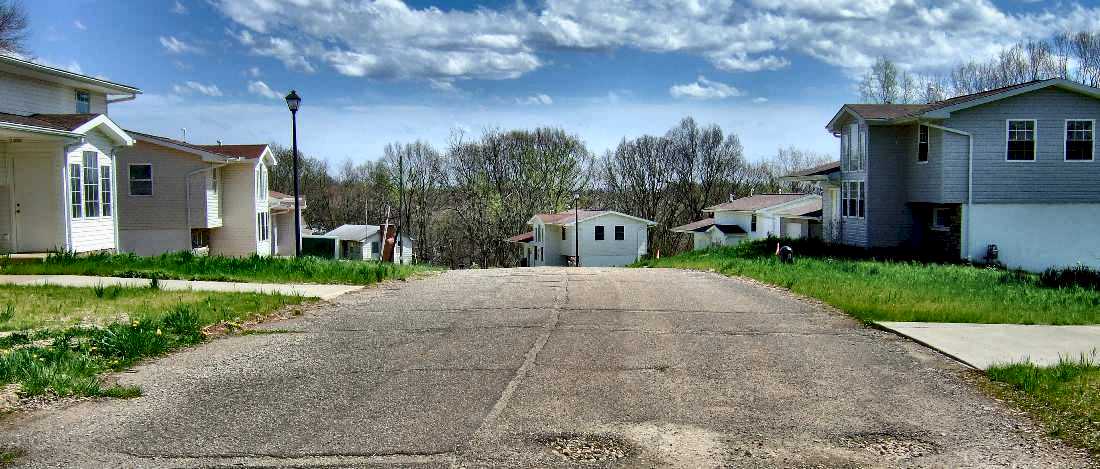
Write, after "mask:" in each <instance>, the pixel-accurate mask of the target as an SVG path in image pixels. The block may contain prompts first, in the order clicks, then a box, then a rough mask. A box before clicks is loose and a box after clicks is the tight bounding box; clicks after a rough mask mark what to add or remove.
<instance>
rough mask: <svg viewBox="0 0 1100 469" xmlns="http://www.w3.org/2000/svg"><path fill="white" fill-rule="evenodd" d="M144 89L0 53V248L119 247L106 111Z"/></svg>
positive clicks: (112, 143) (128, 141) (117, 144)
mask: <svg viewBox="0 0 1100 469" xmlns="http://www.w3.org/2000/svg"><path fill="white" fill-rule="evenodd" d="M140 93H141V90H139V89H137V88H135V87H133V86H128V85H122V84H119V83H114V82H110V81H107V80H103V79H99V78H94V77H90V76H86V75H81V74H78V73H72V72H69V71H65V70H61V69H57V68H53V67H47V66H44V65H39V64H36V63H32V62H28V61H25V60H21V59H18V58H14V57H7V56H0V251H3V252H11V253H34V252H45V251H51V250H66V251H72V252H93V251H114V250H116V249H117V248H118V234H119V231H118V217H117V216H116V215H117V212H118V210H117V208H118V205H117V201H118V191H117V180H118V178H117V168H118V163H117V160H116V156H117V151H118V150H119V149H121V148H126V147H129V146H130V145H133V143H134V139H133V138H131V137H130V135H128V134H127V133H126V132H125V131H123V130H122V128H120V127H119V126H118V125H117V124H115V123H114V122H113V121H112V120H111V119H110V118H109V117H108V116H107V108H108V106H109V105H110V104H111V103H116V102H120V101H128V100H132V99H134V97H135V96H136V95H138V94H140Z"/></svg>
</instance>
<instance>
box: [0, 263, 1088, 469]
mask: <svg viewBox="0 0 1100 469" xmlns="http://www.w3.org/2000/svg"><path fill="white" fill-rule="evenodd" d="M266 327H270V328H279V329H291V330H295V331H299V332H296V333H283V334H269V335H252V336H243V337H233V338H227V339H222V340H216V341H213V342H211V343H209V344H206V345H203V346H201V347H198V348H195V349H192V350H188V351H185V352H182V353H178V354H175V355H172V356H171V357H169V358H165V359H161V360H159V361H156V362H152V363H149V364H147V365H144V366H141V367H139V368H137V369H136V370H135V372H134V373H128V374H123V376H122V381H123V382H124V383H132V384H138V385H141V386H142V388H143V389H144V396H142V397H140V398H137V399H133V400H96V401H92V402H83V403H77V404H74V405H70V406H68V407H66V408H62V409H53V410H48V411H40V412H37V413H32V414H25V415H22V416H18V417H14V418H12V417H9V418H6V419H4V420H3V422H0V432H2V433H0V438H2V444H3V445H15V446H18V447H21V448H23V449H25V450H26V451H27V457H26V458H25V459H24V460H23V461H22V462H24V463H27V464H28V465H32V466H57V467H158V466H163V467H218V466H246V467H271V466H287V467H319V466H334V467H363V466H371V467H376V466H395V467H448V466H457V467H483V466H496V467H548V466H567V465H570V464H573V463H576V462H578V461H588V460H594V461H595V463H594V464H595V465H596V466H606V465H613V466H616V467H716V466H732V467H837V466H839V467H855V466H860V467H862V466H887V467H889V466H924V467H928V466H931V467H966V466H981V467H990V466H1013V467H1060V466H1062V467H1078V466H1085V465H1086V464H1088V462H1087V461H1086V460H1085V459H1082V458H1081V456H1079V455H1076V454H1075V453H1073V452H1072V451H1070V450H1068V449H1066V448H1064V447H1062V446H1061V445H1060V444H1059V443H1057V442H1055V441H1052V440H1049V439H1047V438H1046V437H1044V436H1042V435H1043V432H1042V431H1041V430H1039V429H1038V428H1037V427H1036V426H1035V425H1033V424H1032V423H1030V422H1029V421H1028V420H1027V419H1026V418H1024V417H1021V416H1019V415H1018V414H1015V413H1013V412H1011V411H1009V410H1008V409H1006V408H1004V407H1003V406H1002V405H1001V404H999V403H997V402H995V401H993V400H991V399H989V398H986V397H984V396H982V395H981V394H980V393H979V392H978V391H977V390H976V389H975V388H974V387H973V386H971V385H970V384H968V383H967V379H973V375H972V373H973V372H971V371H968V370H965V369H964V368H963V367H962V366H960V365H958V364H956V363H954V362H952V361H950V360H948V359H946V358H944V357H942V356H939V355H937V354H934V353H933V352H929V351H927V350H926V349H923V348H922V347H921V346H919V345H916V344H914V343H912V342H910V341H908V340H905V339H902V338H899V337H896V336H894V335H893V334H890V333H886V332H881V331H877V330H873V329H869V328H865V327H862V326H860V325H859V324H857V323H856V322H854V321H852V320H850V319H848V318H847V317H845V316H843V315H840V314H837V313H834V312H830V311H828V310H826V309H825V308H823V307H820V306H818V305H815V304H811V303H808V302H803V301H800V300H797V299H794V298H791V297H789V296H787V295H786V294H784V293H782V292H778V291H776V290H774V289H770V288H767V287H761V286H758V285H755V284H752V283H749V282H746V281H742V280H737V279H730V278H725V277H722V276H719V275H715V274H708V273H701V272H685V271H675V270H656V269H654V270H649V269H641V270H627V269H572V270H569V269H555V268H539V269H513V270H478V271H455V272H447V273H445V274H442V275H439V276H435V277H432V278H428V279H423V280H417V281H412V282H408V283H403V284H397V285H394V286H389V287H385V288H375V289H367V290H364V291H361V292H357V293H353V294H350V295H346V296H343V297H340V298H339V299H338V300H336V303H334V304H327V305H324V306H323V307H319V308H317V309H316V310H315V311H312V312H309V313H307V314H306V315H305V316H302V317H300V318H297V319H294V320H291V321H285V322H281V323H275V324H269V325H267V326H266ZM968 376H969V378H968ZM601 457H602V458H604V460H603V462H600V459H599V458H601Z"/></svg>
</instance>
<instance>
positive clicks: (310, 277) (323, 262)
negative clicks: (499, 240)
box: [0, 252, 433, 285]
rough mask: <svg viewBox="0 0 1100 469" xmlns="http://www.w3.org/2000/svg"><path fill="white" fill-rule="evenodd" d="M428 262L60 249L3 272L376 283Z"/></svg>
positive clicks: (0, 269)
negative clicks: (79, 252)
mask: <svg viewBox="0 0 1100 469" xmlns="http://www.w3.org/2000/svg"><path fill="white" fill-rule="evenodd" d="M432 269H433V268H432V267H428V266H419V265H417V266H412V265H394V264H390V263H382V262H372V261H336V260H328V259H321V258H317V257H303V258H300V259H295V258H273V257H261V256H251V257H221V256H195V255H193V254H191V253H190V252H179V253H172V254H164V255H160V256H153V257H141V256H136V255H133V254H93V255H74V254H71V253H55V254H51V255H50V256H49V257H47V258H46V259H45V260H44V261H43V262H12V261H10V260H0V273H2V274H9V275H12V274H33V275H49V274H64V275H96V276H113V277H135V278H151V279H154V280H155V279H180V280H214V281H227V282H269V283H332V284H346V285H370V284H372V283H376V282H380V281H383V280H388V279H405V278H408V277H409V276H412V275H414V274H416V273H419V272H424V271H427V270H432Z"/></svg>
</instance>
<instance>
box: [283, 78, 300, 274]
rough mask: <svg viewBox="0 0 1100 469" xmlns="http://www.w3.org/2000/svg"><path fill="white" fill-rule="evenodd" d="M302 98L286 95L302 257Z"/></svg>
mask: <svg viewBox="0 0 1100 469" xmlns="http://www.w3.org/2000/svg"><path fill="white" fill-rule="evenodd" d="M301 104H302V98H301V97H300V96H298V93H296V92H295V91H294V90H290V94H288V95H286V107H287V108H289V109H290V121H291V125H290V129H291V130H290V135H291V148H292V149H293V150H292V151H293V152H294V257H302V202H301V200H302V197H301V195H300V194H299V192H298V106H301Z"/></svg>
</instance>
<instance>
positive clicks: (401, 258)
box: [324, 225, 415, 264]
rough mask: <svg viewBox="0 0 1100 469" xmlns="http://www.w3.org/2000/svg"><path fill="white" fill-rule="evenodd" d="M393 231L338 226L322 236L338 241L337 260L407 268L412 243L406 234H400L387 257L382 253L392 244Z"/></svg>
mask: <svg viewBox="0 0 1100 469" xmlns="http://www.w3.org/2000/svg"><path fill="white" fill-rule="evenodd" d="M396 231H397V230H396V227H395V226H394V225H381V226H379V225H340V226H338V227H336V228H335V229H333V230H332V231H329V232H328V233H325V234H324V236H326V237H332V238H336V239H338V240H339V243H340V247H339V248H338V249H337V251H338V253H339V256H340V258H341V259H355V260H375V261H379V260H383V261H386V262H390V261H393V262H396V263H398V264H411V263H412V262H413V241H415V240H414V239H413V237H412V236H409V234H408V233H401V238H400V239H398V240H397V241H396V249H394V250H393V251H392V252H391V253H387V252H386V251H387V250H388V249H389V248H390V246H393V245H394V244H395V242H394V238H396V236H397V233H396ZM383 239H385V243H383ZM391 254H392V257H391Z"/></svg>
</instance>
